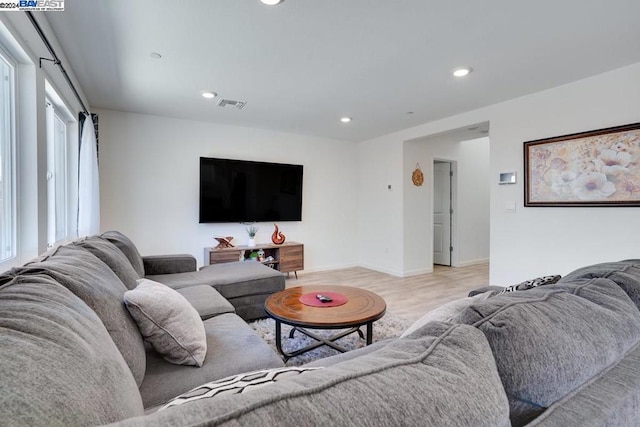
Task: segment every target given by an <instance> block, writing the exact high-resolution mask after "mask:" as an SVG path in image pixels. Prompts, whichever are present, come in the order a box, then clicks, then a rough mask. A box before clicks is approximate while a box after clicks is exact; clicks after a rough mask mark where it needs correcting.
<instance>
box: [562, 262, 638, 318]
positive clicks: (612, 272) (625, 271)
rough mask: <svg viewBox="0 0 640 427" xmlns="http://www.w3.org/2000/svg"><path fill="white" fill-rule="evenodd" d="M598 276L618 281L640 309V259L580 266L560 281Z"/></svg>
mask: <svg viewBox="0 0 640 427" xmlns="http://www.w3.org/2000/svg"><path fill="white" fill-rule="evenodd" d="M596 277H604V278H607V279H609V280H612V281H614V282H616V284H617V285H618V286H620V287H621V288H622V289H623V290H624V291H625V292H626V293H627V295H629V298H631V300H632V301H633V302H634V303H635V305H636V307H638V308H639V309H640V260H638V259H630V260H625V261H619V262H606V263H602V264H595V265H590V266H587V267H583V268H579V269H577V270H575V271H573V272H571V273H569V274H567V275H566V276H565V277H564V278H562V279H560V282H559V283H564V282H572V281H574V280H576V279H593V278H596Z"/></svg>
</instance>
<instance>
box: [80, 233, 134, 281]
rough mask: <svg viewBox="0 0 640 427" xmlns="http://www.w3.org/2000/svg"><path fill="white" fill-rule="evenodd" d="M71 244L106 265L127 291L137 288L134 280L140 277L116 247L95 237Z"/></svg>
mask: <svg viewBox="0 0 640 427" xmlns="http://www.w3.org/2000/svg"><path fill="white" fill-rule="evenodd" d="M73 244H75V245H77V246H79V247H81V248H84V249H86V250H88V251H89V252H91V253H92V254H94V255H95V256H96V257H97V258H98V259H100V260H101V261H102V262H104V263H105V264H107V265H108V266H109V268H111V270H112V271H113V272H114V273H116V276H118V278H119V279H120V280H121V281H122V283H124V285H125V286H126V287H127V289H135V287H136V286H137V282H136V280H137V279H139V278H140V276H139V275H138V273H137V272H136V270H135V269H134V268H133V266H132V265H131V261H129V259H128V258H127V257H126V256H125V254H123V253H122V251H121V250H120V249H118V247H117V246H116V245H114V244H113V243H111V242H110V241H108V240H106V239H102V238H100V237H97V236H93V237H87V238H84V239H81V240H78V241H76V242H74V243H73Z"/></svg>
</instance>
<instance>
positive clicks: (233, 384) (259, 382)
mask: <svg viewBox="0 0 640 427" xmlns="http://www.w3.org/2000/svg"><path fill="white" fill-rule="evenodd" d="M317 369H322V367H317V368H303V367H300V366H292V367H286V368H275V369H264V370H261V371H254V372H248V373H244V374H239V375H233V376H230V377H227V378H223V379H221V380H216V381H211V382H209V383H206V384H203V385H201V386H199V387H196V388H194V389H193V390H191V391H188V392H186V393H183V394H181V395H180V396H178V397H176V398H175V399H173V400H172V401H170V402H169V403H167V404H166V405H164V406H163V407H162V408H160V410H163V409H167V408H170V407H171V406H176V405H182V404H183V403H187V402H193V401H194V400H200V399H209V398H214V397H218V396H225V395H228V394H240V393H246V392H247V391H250V390H255V389H257V388H260V387H264V386H266V385H268V384H272V383H275V382H277V381H280V380H283V379H285V378H290V377H293V376H296V375H300V374H302V373H304V372H308V371H315V370H317Z"/></svg>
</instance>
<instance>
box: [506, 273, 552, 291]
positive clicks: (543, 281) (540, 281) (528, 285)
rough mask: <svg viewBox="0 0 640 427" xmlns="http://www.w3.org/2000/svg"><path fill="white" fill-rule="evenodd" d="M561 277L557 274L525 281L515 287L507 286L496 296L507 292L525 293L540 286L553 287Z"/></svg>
mask: <svg viewBox="0 0 640 427" xmlns="http://www.w3.org/2000/svg"><path fill="white" fill-rule="evenodd" d="M561 277H562V276H560V275H557V274H556V275H554V276H542V277H536V278H535V279H531V280H527V281H526V282H522V283H518V284H517V285H511V286H507V287H506V288H504V290H503V291H500V292H499V293H498V295H500V294H504V293H507V292H515V291H525V290H527V289H532V288H536V287H538V286H542V285H553V284H554V283H557V282H558V280H560V278H561Z"/></svg>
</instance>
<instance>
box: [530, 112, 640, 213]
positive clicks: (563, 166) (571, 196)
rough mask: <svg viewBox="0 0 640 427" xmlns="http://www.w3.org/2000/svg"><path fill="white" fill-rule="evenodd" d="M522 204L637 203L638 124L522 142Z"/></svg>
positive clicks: (639, 184) (639, 175)
mask: <svg viewBox="0 0 640 427" xmlns="http://www.w3.org/2000/svg"><path fill="white" fill-rule="evenodd" d="M524 205H525V206H527V207H616V206H622V207H638V206H640V123H633V124H628V125H623V126H615V127H610V128H604V129H597V130H592V131H587V132H580V133H573V134H569V135H562V136H556V137H552V138H545V139H538V140H533V141H525V142H524Z"/></svg>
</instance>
